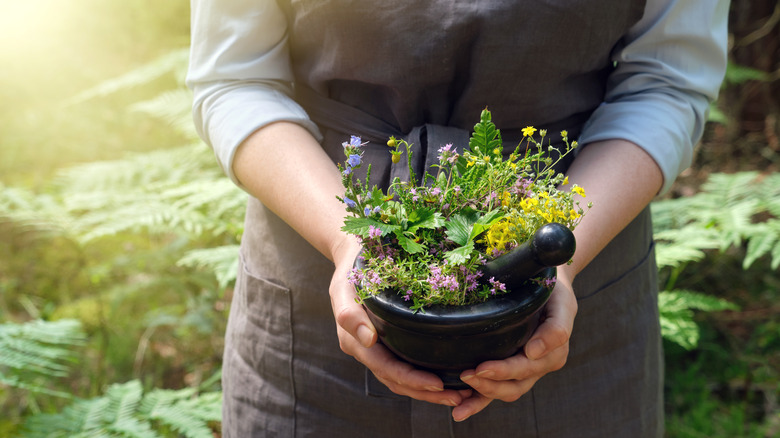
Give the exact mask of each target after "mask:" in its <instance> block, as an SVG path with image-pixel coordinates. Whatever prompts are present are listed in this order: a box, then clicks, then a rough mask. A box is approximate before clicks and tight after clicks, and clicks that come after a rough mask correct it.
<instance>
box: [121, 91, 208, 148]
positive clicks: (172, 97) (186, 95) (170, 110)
mask: <svg viewBox="0 0 780 438" xmlns="http://www.w3.org/2000/svg"><path fill="white" fill-rule="evenodd" d="M191 104H192V93H191V92H190V90H189V89H187V88H179V89H176V90H171V91H167V92H164V93H162V94H160V95H159V96H157V97H155V98H154V99H151V100H147V101H144V102H138V103H136V104H133V105H131V106H130V110H132V111H138V112H142V113H145V114H148V115H150V116H152V117H155V118H158V119H161V120H164V121H166V122H168V123H169V124H170V125H171V126H172V127H173V128H174V129H176V130H177V131H178V132H179V133H181V134H182V135H184V136H186V137H187V138H190V139H193V140H195V139H197V138H198V133H197V132H196V131H195V125H194V124H193V123H192V112H191V111H190V105H191Z"/></svg>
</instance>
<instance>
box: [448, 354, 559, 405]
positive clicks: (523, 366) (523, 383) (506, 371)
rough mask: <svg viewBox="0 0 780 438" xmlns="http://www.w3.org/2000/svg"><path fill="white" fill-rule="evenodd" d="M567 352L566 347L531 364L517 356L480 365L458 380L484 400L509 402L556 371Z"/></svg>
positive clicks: (520, 355)
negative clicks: (481, 395)
mask: <svg viewBox="0 0 780 438" xmlns="http://www.w3.org/2000/svg"><path fill="white" fill-rule="evenodd" d="M568 352H569V351H568V344H566V345H565V346H563V347H560V348H558V349H556V350H555V351H554V352H552V353H551V354H548V355H547V356H545V357H544V358H542V359H539V360H535V361H532V360H529V359H528V358H526V357H525V355H524V354H522V353H520V354H517V355H515V356H513V357H511V358H508V359H505V360H501V361H490V362H484V363H482V364H480V365H479V366H478V367H477V369H475V370H469V371H465V372H464V373H463V374H461V380H463V381H464V382H466V383H467V384H468V385H470V386H471V387H472V388H474V390H475V391H478V392H479V393H481V394H483V395H485V396H486V397H488V398H492V399H497V400H501V401H505V402H512V401H515V400H517V399H518V398H520V397H521V396H523V395H524V394H525V393H527V392H528V391H530V390H531V388H532V387H533V385H534V384H536V382H537V381H538V380H539V379H540V378H542V377H543V376H544V375H545V374H548V373H550V372H553V371H556V370H558V369H560V368H561V367H562V366H563V365H564V364H565V363H566V358H567V357H568Z"/></svg>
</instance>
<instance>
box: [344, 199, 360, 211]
mask: <svg viewBox="0 0 780 438" xmlns="http://www.w3.org/2000/svg"><path fill="white" fill-rule="evenodd" d="M344 203H345V204H347V207H349V208H355V207H357V203H356V202H355V201H353V200H351V199H349V198H347V197H346V196H345V197H344Z"/></svg>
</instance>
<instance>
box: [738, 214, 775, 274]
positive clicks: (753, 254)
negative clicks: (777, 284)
mask: <svg viewBox="0 0 780 438" xmlns="http://www.w3.org/2000/svg"><path fill="white" fill-rule="evenodd" d="M761 225H764V224H761ZM757 231H758V230H757ZM778 240H780V233H778V234H775V233H773V232H772V230H770V229H769V227H766V226H764V227H761V228H760V231H759V232H757V233H755V234H753V236H751V237H750V240H748V244H747V252H746V253H745V259H744V260H743V261H742V268H743V269H747V268H749V267H750V265H752V264H753V262H755V261H756V260H758V259H759V258H761V256H763V255H764V254H767V253H769V252H770V251H772V249H773V248H774V246H775V242H777V241H778Z"/></svg>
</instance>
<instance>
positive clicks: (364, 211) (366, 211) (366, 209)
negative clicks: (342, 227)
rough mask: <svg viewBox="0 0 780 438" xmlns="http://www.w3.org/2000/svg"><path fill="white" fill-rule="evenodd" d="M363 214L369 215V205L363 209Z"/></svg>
mask: <svg viewBox="0 0 780 438" xmlns="http://www.w3.org/2000/svg"><path fill="white" fill-rule="evenodd" d="M363 215H364V216H371V207H366V208H364V209H363Z"/></svg>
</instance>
